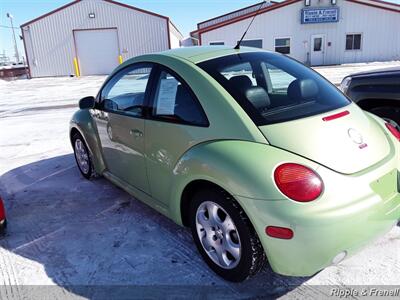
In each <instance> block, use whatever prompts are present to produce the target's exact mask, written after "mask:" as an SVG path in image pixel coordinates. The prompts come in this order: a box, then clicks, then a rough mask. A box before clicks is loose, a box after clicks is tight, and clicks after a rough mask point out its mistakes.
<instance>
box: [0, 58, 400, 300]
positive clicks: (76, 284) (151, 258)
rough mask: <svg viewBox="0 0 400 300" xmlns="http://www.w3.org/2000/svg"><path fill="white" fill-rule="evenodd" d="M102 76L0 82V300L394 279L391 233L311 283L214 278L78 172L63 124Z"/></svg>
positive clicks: (241, 292)
mask: <svg viewBox="0 0 400 300" xmlns="http://www.w3.org/2000/svg"><path fill="white" fill-rule="evenodd" d="M394 65H400V62H393V63H373V64H359V65H346V66H335V67H319V68H316V70H317V71H319V72H320V73H321V74H323V75H324V76H326V77H327V78H328V79H330V80H331V81H332V82H334V83H335V84H338V83H340V81H341V79H342V78H343V77H344V76H346V75H348V74H350V73H353V72H358V71H361V70H363V71H364V70H366V69H374V68H382V67H387V66H394ZM104 79H105V77H101V76H98V77H96V76H94V77H83V78H41V79H32V80H17V81H11V82H5V81H0V194H1V195H2V196H3V198H4V200H5V203H6V208H7V211H8V218H9V230H8V233H7V236H6V237H5V238H4V239H2V240H0V286H2V285H8V287H7V288H0V298H2V299H3V298H5V299H7V298H23V297H27V296H28V295H29V296H32V295H34V294H37V293H44V295H46V296H48V298H49V299H57V298H63V297H65V296H66V295H68V296H70V297H76V298H79V297H81V296H82V297H84V298H96V297H97V298H102V297H103V298H104V297H105V295H114V296H116V297H123V296H126V295H132V293H133V291H136V292H138V290H139V291H141V293H142V294H143V295H150V296H151V295H154V294H156V295H157V294H158V295H159V293H160V292H164V293H166V294H168V295H170V296H171V295H172V297H173V296H176V297H179V296H181V297H182V296H183V295H185V293H188V292H191V293H193V294H196V295H202V293H205V292H210V291H211V292H213V293H214V294H215V295H216V296H219V297H225V298H228V297H234V298H243V297H246V296H249V295H254V294H255V293H257V292H259V293H262V294H263V295H271V296H274V297H277V296H282V297H284V298H285V297H287V298H289V297H290V298H301V297H302V296H304V293H307V295H308V296H309V297H311V298H315V299H319V298H321V297H326V296H328V295H329V290H320V289H318V288H316V287H315V285H349V284H353V285H356V284H359V285H361V284H375V285H379V284H398V283H399V282H400V227H395V228H393V229H392V231H390V232H389V233H388V234H386V235H385V236H383V237H381V238H380V239H379V240H377V241H376V242H375V243H373V244H371V245H370V246H369V247H367V248H366V249H364V250H363V251H362V252H360V253H358V254H357V255H355V256H353V257H351V258H349V259H347V260H346V261H344V262H343V263H341V264H340V265H338V266H332V267H329V268H326V269H325V270H323V271H321V272H320V273H318V274H317V275H315V276H312V277H303V278H300V277H285V276H279V275H277V274H274V273H273V272H272V271H271V270H270V269H269V268H268V267H266V268H265V270H264V271H263V272H262V273H261V274H259V275H257V276H256V277H254V278H252V279H250V280H249V281H247V282H245V283H241V284H232V283H228V282H224V281H223V280H221V279H220V278H219V277H217V276H216V275H214V274H213V273H212V272H211V271H210V270H209V269H208V267H207V266H206V265H205V263H204V262H203V261H202V259H201V258H200V256H199V254H198V253H197V251H196V249H195V246H194V244H193V242H192V239H191V236H190V233H189V231H188V230H187V229H185V228H181V227H179V226H177V225H176V224H174V223H173V222H171V221H170V220H168V219H167V218H165V217H163V216H161V215H160V214H158V213H157V212H155V211H154V210H152V209H150V208H149V207H147V206H146V205H144V204H142V203H140V202H139V201H137V200H136V199H134V198H133V197H131V196H129V195H128V194H127V193H125V192H123V191H122V190H120V189H119V188H117V187H115V186H114V185H112V184H111V183H109V182H108V181H106V180H105V179H96V180H93V181H87V180H85V179H83V178H82V176H81V175H80V173H79V171H78V169H77V167H76V165H75V161H74V158H73V154H72V148H71V146H70V144H69V139H68V122H69V119H70V117H71V115H72V113H73V112H74V111H75V110H76V108H77V101H78V99H79V98H81V97H83V96H88V95H95V93H96V92H97V90H98V88H99V87H100V85H101V84H102V82H103V81H104ZM293 253H294V255H296V249H293ZM22 285H26V286H25V287H23V286H22ZM28 285H29V286H28ZM31 285H50V286H49V287H46V289H45V288H40V289H39V288H38V289H35V288H34V287H32V286H31ZM132 285H135V286H134V287H133V290H132V288H131V289H129V287H128V286H131V287H132ZM115 286H119V288H118V289H117V288H115ZM305 287H311V288H310V289H308V290H306V291H305V290H304V288H305ZM116 293H117V294H116ZM29 298H31V297H29ZM39 298H41V297H39ZM108 298H111V297H108Z"/></svg>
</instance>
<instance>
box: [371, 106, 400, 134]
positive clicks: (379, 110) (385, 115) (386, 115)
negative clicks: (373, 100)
mask: <svg viewBox="0 0 400 300" xmlns="http://www.w3.org/2000/svg"><path fill="white" fill-rule="evenodd" d="M370 112H371V113H373V114H375V115H377V116H379V117H381V118H382V119H384V120H385V121H387V122H389V123H390V124H392V125H393V126H395V127H396V128H397V129H398V130H400V108H397V107H390V106H385V107H374V108H371V109H370Z"/></svg>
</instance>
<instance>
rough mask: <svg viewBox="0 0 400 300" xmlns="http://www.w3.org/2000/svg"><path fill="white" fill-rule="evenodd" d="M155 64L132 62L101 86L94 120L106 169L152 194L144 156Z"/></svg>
mask: <svg viewBox="0 0 400 300" xmlns="http://www.w3.org/2000/svg"><path fill="white" fill-rule="evenodd" d="M151 70H152V65H150V64H133V65H131V66H129V67H126V68H124V69H122V70H121V71H119V72H118V73H116V74H115V75H114V76H113V77H112V78H111V79H109V80H108V82H107V83H106V84H105V85H104V87H103V88H102V90H101V92H100V94H99V99H98V101H99V102H98V103H97V105H96V109H95V113H94V119H95V120H96V125H97V129H98V133H99V138H100V142H101V147H102V152H103V157H104V160H105V164H106V167H107V170H108V171H109V172H110V173H111V174H112V175H114V176H116V177H118V178H119V179H120V180H122V181H124V182H126V183H128V184H129V185H131V186H134V187H136V188H138V189H140V190H141V191H143V192H146V193H149V183H148V179H147V173H146V172H147V171H146V162H145V158H144V137H145V128H144V114H145V103H146V98H147V97H148V81H149V78H150V73H151Z"/></svg>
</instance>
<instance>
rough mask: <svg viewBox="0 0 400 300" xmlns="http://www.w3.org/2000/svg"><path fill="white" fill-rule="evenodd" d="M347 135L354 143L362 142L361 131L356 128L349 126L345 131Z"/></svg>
mask: <svg viewBox="0 0 400 300" xmlns="http://www.w3.org/2000/svg"><path fill="white" fill-rule="evenodd" d="M347 133H348V135H349V137H350V138H351V140H352V141H353V142H354V143H356V144H362V143H363V141H364V139H363V137H362V135H361V133H359V132H358V131H357V130H355V129H354V128H350V129H349V130H348V131H347Z"/></svg>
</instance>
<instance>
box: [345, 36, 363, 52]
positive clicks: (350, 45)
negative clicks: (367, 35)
mask: <svg viewBox="0 0 400 300" xmlns="http://www.w3.org/2000/svg"><path fill="white" fill-rule="evenodd" d="M360 49H361V34H360V33H357V34H347V35H346V50H360Z"/></svg>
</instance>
